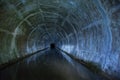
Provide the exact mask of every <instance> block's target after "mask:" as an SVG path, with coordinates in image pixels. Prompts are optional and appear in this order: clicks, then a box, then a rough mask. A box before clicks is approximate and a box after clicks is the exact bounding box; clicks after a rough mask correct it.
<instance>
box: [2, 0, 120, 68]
mask: <svg viewBox="0 0 120 80" xmlns="http://www.w3.org/2000/svg"><path fill="white" fill-rule="evenodd" d="M119 26H120V1H119V0H1V1H0V42H1V43H0V63H4V62H7V61H9V60H11V59H13V58H18V57H21V56H23V55H26V54H30V53H32V52H35V51H37V50H40V49H44V48H46V47H49V45H50V43H56V45H57V46H58V47H59V48H61V49H63V50H65V51H67V52H69V53H71V54H73V55H77V56H78V57H80V58H83V59H85V60H90V61H94V62H97V63H101V64H102V67H103V68H104V69H106V65H107V68H108V66H111V65H110V64H109V61H110V60H106V58H109V57H110V58H111V57H113V56H114V58H115V57H116V56H117V58H116V60H119V57H118V56H119V54H118V52H120V49H119V40H120V38H119V36H120V32H119V30H120V27H119ZM114 53H115V55H114ZM106 55H108V57H107V56H106ZM111 55H112V56H111ZM101 59H102V60H101ZM103 59H104V60H103ZM111 60H112V61H113V63H114V59H113V58H112V59H111ZM107 61H108V62H107ZM106 63H108V64H106ZM117 64H119V62H116V63H115V65H117ZM119 65H120V64H119ZM117 69H118V68H117ZM115 70H116V68H115Z"/></svg>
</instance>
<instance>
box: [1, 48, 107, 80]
mask: <svg viewBox="0 0 120 80" xmlns="http://www.w3.org/2000/svg"><path fill="white" fill-rule="evenodd" d="M0 80H106V79H104V78H102V77H100V76H98V75H96V74H93V73H92V72H91V71H89V70H88V69H87V68H85V67H84V66H82V65H81V64H79V63H77V62H76V61H75V60H73V59H71V58H70V57H69V56H68V55H66V54H65V53H64V52H61V51H59V50H57V49H55V48H53V49H46V50H45V51H42V52H39V53H37V54H35V55H32V56H30V57H28V58H25V59H24V60H22V61H20V62H17V63H16V64H14V65H12V66H10V67H7V68H6V69H3V70H1V71H0Z"/></svg>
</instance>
